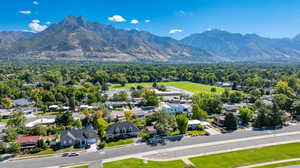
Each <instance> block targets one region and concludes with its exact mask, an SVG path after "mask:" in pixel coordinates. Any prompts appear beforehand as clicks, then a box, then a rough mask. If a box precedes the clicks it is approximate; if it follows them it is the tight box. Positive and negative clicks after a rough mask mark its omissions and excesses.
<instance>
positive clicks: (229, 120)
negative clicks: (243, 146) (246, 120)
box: [224, 113, 237, 130]
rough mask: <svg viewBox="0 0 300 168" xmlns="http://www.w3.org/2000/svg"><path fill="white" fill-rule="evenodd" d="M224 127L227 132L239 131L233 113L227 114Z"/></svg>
mask: <svg viewBox="0 0 300 168" xmlns="http://www.w3.org/2000/svg"><path fill="white" fill-rule="evenodd" d="M224 127H225V129H226V130H236V129H237V119H236V117H235V116H234V115H233V114H232V113H227V114H226V115H225V121H224Z"/></svg>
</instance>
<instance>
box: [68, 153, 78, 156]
mask: <svg viewBox="0 0 300 168" xmlns="http://www.w3.org/2000/svg"><path fill="white" fill-rule="evenodd" d="M73 156H79V153H75V152H72V153H70V154H69V157H73Z"/></svg>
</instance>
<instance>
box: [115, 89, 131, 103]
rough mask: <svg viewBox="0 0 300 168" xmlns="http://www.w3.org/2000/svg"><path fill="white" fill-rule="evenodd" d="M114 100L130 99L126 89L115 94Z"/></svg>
mask: <svg viewBox="0 0 300 168" xmlns="http://www.w3.org/2000/svg"><path fill="white" fill-rule="evenodd" d="M112 100H113V101H128V94H127V92H126V91H121V92H119V93H115V94H113V98H112Z"/></svg>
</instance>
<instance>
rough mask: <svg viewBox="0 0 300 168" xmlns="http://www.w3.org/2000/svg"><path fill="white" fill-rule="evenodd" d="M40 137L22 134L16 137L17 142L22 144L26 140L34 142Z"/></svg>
mask: <svg viewBox="0 0 300 168" xmlns="http://www.w3.org/2000/svg"><path fill="white" fill-rule="evenodd" d="M40 139H41V137H40V136H22V137H19V138H18V139H17V142H18V143H20V144H22V143H27V142H36V141H38V140H40Z"/></svg>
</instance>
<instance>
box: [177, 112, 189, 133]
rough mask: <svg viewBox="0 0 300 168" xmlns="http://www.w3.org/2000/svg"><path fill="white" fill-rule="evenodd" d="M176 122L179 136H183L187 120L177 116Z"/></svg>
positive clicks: (186, 127) (182, 116) (184, 117)
mask: <svg viewBox="0 0 300 168" xmlns="http://www.w3.org/2000/svg"><path fill="white" fill-rule="evenodd" d="M176 122H177V126H178V129H179V131H180V134H185V133H186V131H187V129H188V122H189V119H188V118H187V117H186V115H177V116H176Z"/></svg>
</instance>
